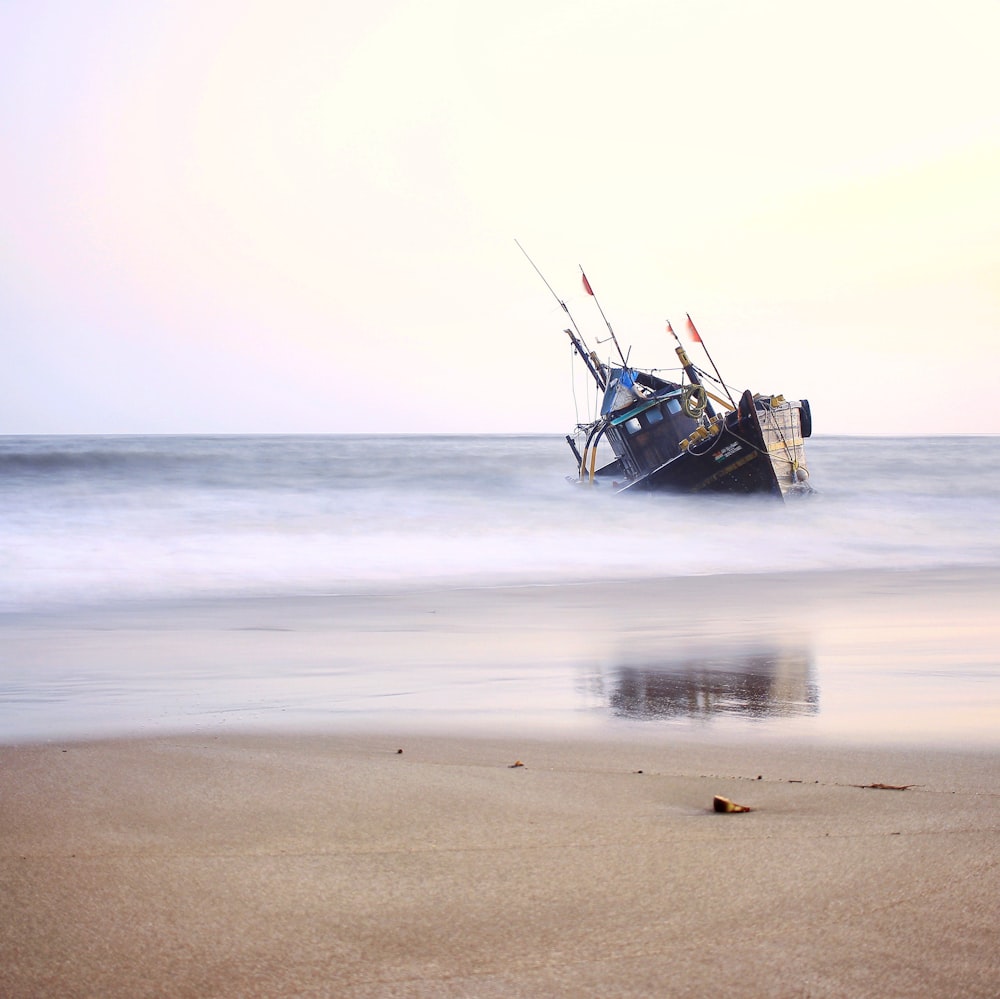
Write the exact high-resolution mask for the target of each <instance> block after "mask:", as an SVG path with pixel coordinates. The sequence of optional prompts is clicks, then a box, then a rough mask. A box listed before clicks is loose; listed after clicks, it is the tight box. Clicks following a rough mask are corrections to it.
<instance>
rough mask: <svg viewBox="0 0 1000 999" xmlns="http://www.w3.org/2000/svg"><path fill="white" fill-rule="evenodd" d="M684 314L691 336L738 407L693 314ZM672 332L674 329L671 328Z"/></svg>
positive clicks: (734, 406) (730, 398) (734, 407)
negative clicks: (692, 319) (696, 325)
mask: <svg viewBox="0 0 1000 999" xmlns="http://www.w3.org/2000/svg"><path fill="white" fill-rule="evenodd" d="M684 315H685V316H687V324H688V329H689V330H690V331H691V336H692V337H693V338H694V340H695V342H696V343H700V344H701V349H702V350H703V351H705V356H706V357H707V358H708V363H709V364H711V365H712V370H713V371H714V372H715V377H716V378H718V379H719V384H720V385H721V386H722V387H723V388H724V389H725V390H726V395H727V396H729V401H730V402H731V403H732V404H733V409H736V401H735V400H734V399H733V396H732V393H731V392H730V391H729V386H728V385H727V384H726V383H725V382H724V381H723V380H722V375H720V374H719V369H718V368H717V367H716V366H715V361H713V360H712V355H711V354H710V353H709V352H708V347H706V346H705V341H704V340H702V338H701V334H700V333H699V332H698V330H697V328H696V327H695V325H694V323H693V322H692V321H691V314H690V313H688V312H685V313H684ZM671 332H673V331H672V330H671Z"/></svg>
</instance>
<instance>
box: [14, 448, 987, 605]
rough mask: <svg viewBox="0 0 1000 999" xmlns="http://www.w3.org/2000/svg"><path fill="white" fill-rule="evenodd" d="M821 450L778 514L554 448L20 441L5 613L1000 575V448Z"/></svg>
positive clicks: (760, 504)
mask: <svg viewBox="0 0 1000 999" xmlns="http://www.w3.org/2000/svg"><path fill="white" fill-rule="evenodd" d="M810 443H811V448H810V461H811V467H812V482H813V484H814V485H815V487H816V489H817V493H816V495H814V496H812V497H809V498H805V499H798V500H794V501H789V502H787V503H785V504H784V505H782V504H778V503H774V502H773V501H762V500H759V499H746V498H733V497H703V498H687V497H668V496H662V495H660V496H616V495H613V494H612V492H611V490H610V489H608V488H607V487H604V488H596V489H590V488H587V487H578V486H573V485H569V484H567V483H566V481H565V478H564V476H565V474H566V473H567V472H569V471H572V457H571V455H570V453H569V450H568V448H566V447H565V444H564V443H563V442H562V441H561V440H559V439H558V438H548V437H518V438H491V437H432V438H421V437H377V438H361V437H298V438H281V437H258V438H246V437H242V438H174V437H163V438H4V439H0V471H2V475H3V491H2V496H0V553H2V554H0V559H2V577H0V607H3V608H5V609H8V610H16V609H19V608H29V607H33V606H40V605H46V604H51V603H60V604H66V603H71V604H72V603H92V602H95V601H101V600H104V599H120V598H158V597H197V596H227V595H240V594H245V595H264V594H267V595H285V594H287V595H295V594H303V593H330V592H345V591H348V592H349V591H354V590H363V589H367V588H371V587H376V588H378V587H387V586H392V587H397V586H404V587H405V586H409V585H421V584H429V583H439V582H440V583H449V584H461V585H491V584H502V583H538V582H542V583H544V582H554V581H559V580H568V581H581V580H595V579H620V578H625V577H642V576H658V577H661V576H689V575H704V574H717V573H734V572H735V573H753V572H769V571H785V570H807V571H825V570H838V569H848V568H859V567H872V568H881V569H885V568H898V569H906V568H918V567H934V566H945V565H965V566H971V565H987V566H992V565H997V564H1000V502H998V500H1000V471H998V468H1000V462H998V461H997V458H998V457H1000V440H998V439H996V438H907V439H901V438H885V439H877V438H865V439H858V438H829V439H823V438H820V439H814V440H813V441H811V442H810ZM969 469H975V470H976V474H975V475H972V474H971V473H970V472H969V471H968V470H969Z"/></svg>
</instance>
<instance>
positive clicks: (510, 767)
mask: <svg viewBox="0 0 1000 999" xmlns="http://www.w3.org/2000/svg"><path fill="white" fill-rule="evenodd" d="M523 766H524V764H523V763H522V762H521V761H520V760H515V761H514V762H513V763H511V764H510V765H509V766H508V767H507V769H508V770H513V769H514V767H523Z"/></svg>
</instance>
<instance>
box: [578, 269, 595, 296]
mask: <svg viewBox="0 0 1000 999" xmlns="http://www.w3.org/2000/svg"><path fill="white" fill-rule="evenodd" d="M580 277H582V278H583V290H584V291H585V292H586V293H587V294H588V295H593V294H594V289H593V288H591V287H590V282H589V281H588V280H587V275H586V274H584V273H583V271H580Z"/></svg>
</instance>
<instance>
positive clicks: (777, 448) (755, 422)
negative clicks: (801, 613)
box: [518, 244, 812, 499]
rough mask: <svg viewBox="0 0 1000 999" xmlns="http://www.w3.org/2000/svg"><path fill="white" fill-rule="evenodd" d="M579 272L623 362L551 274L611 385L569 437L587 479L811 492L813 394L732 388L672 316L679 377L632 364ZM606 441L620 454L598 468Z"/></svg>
mask: <svg viewBox="0 0 1000 999" xmlns="http://www.w3.org/2000/svg"><path fill="white" fill-rule="evenodd" d="M518 246H520V244H518ZM521 249H522V252H524V250H523V247H522V248H521ZM525 256H527V253H525ZM528 260H529V262H531V264H532V266H533V267H534V266H535V265H534V262H533V261H531V258H530V257H528ZM535 270H536V271H537V272H538V275H539V277H541V278H542V280H543V281H545V278H544V276H543V275H542V273H541V271H538V268H537V267H535ZM581 276H582V279H583V288H584V291H585V292H586V293H587V294H588V295H590V296H592V297H594V302H595V304H596V305H597V308H598V310H599V311H600V313H601V318H602V319H603V320H604V322H605V324H606V326H607V328H608V332H609V334H610V336H608V337H606V338H605V341H603V342H608V341H610V342H611V343H613V344H614V348H615V351H616V352H617V360H615V361H613V362H610V363H606V362H604V361H602V360H601V359H600V358H599V357H598V355H597V353H596V352H595V351H592V350H590V349H589V347H588V346H587V344H586V343H585V341H584V338H583V335H582V334H581V333H580V330H579V328H578V327H577V325H576V322H575V320H574V319H573V317H572V315H571V314H570V311H569V309H568V308H567V307H566V303H565V302H564V301H562V299H560V298H559V296H558V295H556V294H555V292H554V291H553V290H552V287H551V285H549V283H548V281H545V284H546V286H547V287H548V288H549V291H551V292H552V294H553V295H554V296H555V298H556V300H557V301H558V302H559V304H560V306H561V307H562V309H563V311H564V312H565V313H566V315H567V317H568V318H569V321H570V323H571V324H572V329H567V330H565V332H566V333H567V334H568V336H569V338H570V341H571V343H572V344H573V349H574V350H575V352H576V353H577V354H578V355H579V357H580V358H581V359H582V360H583V363H584V364H585V365H586V367H587V370H588V371H589V373H590V375H591V377H592V378H593V379H594V382H595V383H596V385H597V387H598V389H599V391H600V392H601V393H603V397H602V403H601V407H600V414H599V415H598V416H597V418H596V419H594V420H593V421H591V422H590V423H583V424H579V425H578V426H577V428H576V432H575V434H572V435H569V436H567V438H566V440H567V442H568V443H569V446H570V448H571V450H572V451H573V455H574V457H575V459H576V467H577V478H578V479H579V481H581V482H589V483H597V482H601V481H607V482H610V483H612V485H613V487H614V488H615V490H616V491H617V492H624V491H626V490H651V491H664V492H677V493H702V492H721V493H759V494H763V495H771V496H774V497H776V498H778V499H780V498H782V497H783V496H785V495H787V494H790V493H807V492H810V491H811V488H810V486H809V485H808V478H809V470H808V467H807V465H806V456H805V449H804V443H803V442H804V440H805V438H807V437H809V436H810V435H811V433H812V416H811V412H810V409H809V403H808V402H807V401H806V400H805V399H802V400H787V399H785V398H784V396H781V395H767V394H764V395H762V394H759V393H753V392H751V391H750V390H749V389H747V390H745V391H743V392H742V393H738V392H737V393H735V394H734V392H733V391H732V390H731V389H730V388H729V386H727V385H726V384H725V382H723V380H722V378H721V377H720V376H719V372H718V368H716V366H715V363H714V362H713V361H712V359H711V355H709V354H708V351H707V349H706V350H705V356H706V357H707V358H708V360H709V362H710V364H711V366H712V370H713V372H714V373H709V372H706V371H703V370H702V369H700V368H698V367H696V366H695V365H694V364H693V363H692V361H691V359H690V358H689V357H688V355H687V352H686V351H685V349H684V347H683V346H682V345H681V343H680V340H679V339H678V338H677V335H676V333H674V330H673V327H672V326H671V325H670V323H669V322H668V323H667V331H668V332H669V333H670V334H672V335H673V337H674V339H675V340H676V341H677V347H676V348H675V350H676V354H677V359H678V362H679V367H678V368H677V369H676V371H677V374H676V375H675V376H674V377H675V378H677V379H678V380H672V379H670V378H666V377H662V376H661V374H659V373H658V372H659V371H662V370H664V369H652V368H639V367H636V366H635V365H632V364H630V363H629V360H628V354H626V353H623V351H622V349H621V347H620V345H619V343H618V338H617V337H616V336H615V332H614V330H613V329H612V328H611V324H610V323H609V322H608V320H607V318H606V317H605V315H604V310H603V309H601V306H600V304H599V303H598V302H597V298H596V296H594V291H593V288H592V287H591V285H590V282H589V281H588V280H587V276H586V274H583V272H582V268H581ZM686 325H687V329H688V332H689V334H690V336H691V339H692V341H693V342H695V343H698V344H700V345H701V346H702V347H703V348H704V341H703V340H702V338H701V336H700V334H699V333H698V331H697V329H696V328H695V326H694V323H693V322H692V321H691V317H690V316H688V317H687V319H686ZM599 342H601V341H599ZM629 353H631V351H629ZM737 395H738V399H737V398H736V396H737ZM716 407H718V408H716ZM602 441H606V442H607V444H608V445H610V447H611V450H612V451H613V452H614V456H615V457H614V460H612V461H610V462H607V463H606V464H604V465H603V466H601V467H598V464H597V449H598V445H599V444H600V443H601V442H602Z"/></svg>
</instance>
